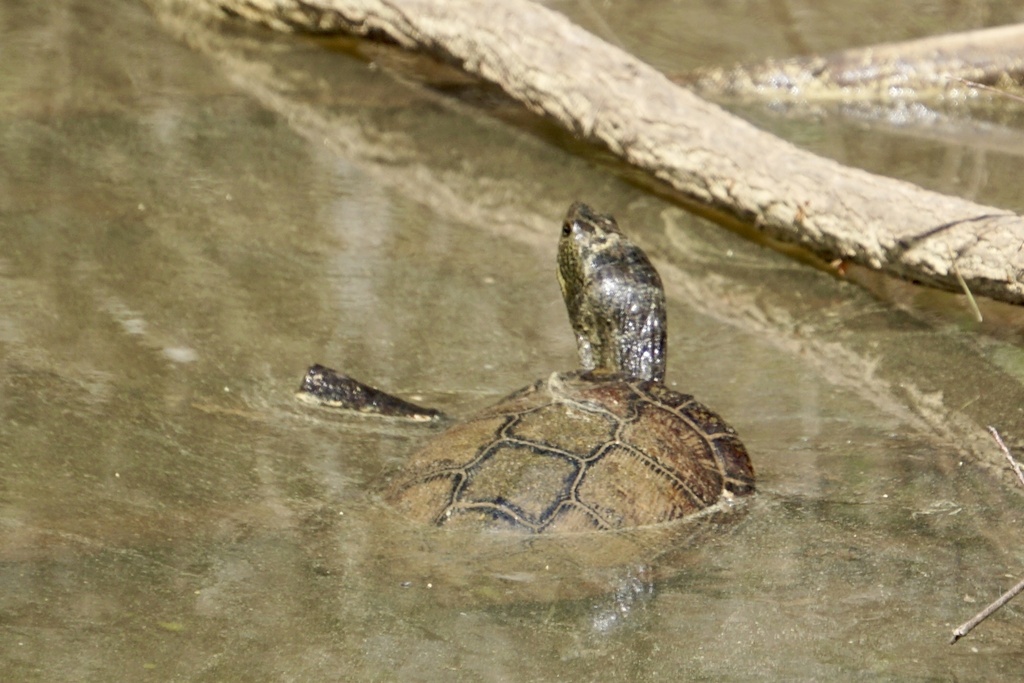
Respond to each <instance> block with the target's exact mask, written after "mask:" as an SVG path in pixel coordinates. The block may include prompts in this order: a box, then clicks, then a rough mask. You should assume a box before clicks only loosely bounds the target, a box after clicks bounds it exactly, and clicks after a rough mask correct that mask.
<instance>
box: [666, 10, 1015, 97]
mask: <svg viewBox="0 0 1024 683" xmlns="http://www.w3.org/2000/svg"><path fill="white" fill-rule="evenodd" d="M675 80H676V81H677V82H679V83H685V84H687V85H689V86H690V87H692V88H694V89H695V90H697V91H698V92H700V93H702V94H706V95H709V96H712V97H714V98H722V97H727V98H741V99H743V98H752V97H753V98H757V99H765V98H768V99H772V100H777V101H783V102H794V103H804V102H807V101H808V100H810V101H814V102H821V101H829V100H842V101H844V102H850V101H861V102H866V101H874V102H891V101H892V100H894V99H901V100H907V99H914V100H920V99H927V98H937V97H942V98H943V99H948V98H950V97H958V98H961V99H962V98H965V97H967V96H968V94H969V93H970V92H971V91H972V90H973V88H971V87H970V86H968V85H966V84H965V83H964V81H970V82H972V83H980V84H982V85H987V86H1004V87H1005V86H1011V85H1016V86H1019V85H1021V83H1022V81H1024V24H1014V25H1011V26H1000V27H997V28H989V29H983V30H978V31H968V32H964V33H955V34H947V35H942V36H934V37H930V38H923V39H920V40H911V41H905V42H899V43H886V44H883V45H872V46H871V47H865V48H857V49H852V50H843V51H841V52H837V53H835V54H831V55H824V56H818V55H815V56H810V57H799V58H795V59H785V60H768V61H766V62H762V63H760V64H752V65H738V66H733V67H728V68H717V67H715V68H707V69H701V70H699V71H696V72H694V73H692V74H687V75H685V76H681V77H679V78H677V79H675Z"/></svg>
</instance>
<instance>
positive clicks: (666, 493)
mask: <svg viewBox="0 0 1024 683" xmlns="http://www.w3.org/2000/svg"><path fill="white" fill-rule="evenodd" d="M753 482H754V473H753V469H752V467H751V464H750V459H749V457H748V456H747V452H746V450H745V448H744V447H743V445H742V443H740V441H739V439H738V438H737V436H736V433H735V432H734V431H733V430H732V428H730V427H729V426H728V425H726V424H725V423H724V422H723V421H722V420H721V418H719V417H718V416H717V415H716V414H715V413H713V412H712V411H710V410H709V409H708V408H706V407H704V406H703V405H702V404H700V403H698V402H697V401H696V400H695V399H694V398H693V397H692V396H688V395H685V394H680V393H678V392H675V391H672V390H671V389H668V388H667V387H665V386H664V385H662V384H660V383H658V382H653V381H643V380H630V379H625V378H622V377H618V376H604V377H600V376H597V377H595V376H593V375H592V374H591V373H586V372H574V373H567V374H556V375H552V376H551V377H550V378H548V379H544V380H540V381H538V382H536V383H534V384H532V385H530V386H528V387H525V388H524V389H521V390H519V391H517V392H516V393H514V394H512V395H510V396H508V397H507V398H505V399H504V400H502V401H500V402H499V403H498V404H497V405H495V406H493V407H492V408H489V409H486V410H484V411H483V412H481V413H479V414H477V415H476V416H475V417H473V418H471V419H469V420H468V421H466V422H463V423H461V424H458V425H456V426H454V427H452V428H451V429H449V430H448V431H446V432H445V433H444V434H442V435H440V436H439V437H438V438H437V439H435V440H434V441H433V442H431V443H429V444H428V445H427V446H426V447H425V448H424V449H423V450H421V451H420V452H419V453H418V454H416V455H415V456H413V458H412V461H411V462H410V464H409V466H408V467H406V468H405V469H404V470H403V471H402V473H401V474H400V475H399V477H398V479H397V480H396V481H394V482H393V484H392V486H391V488H390V490H389V491H388V494H387V497H388V499H389V501H390V502H391V503H392V504H393V505H395V506H396V507H397V508H398V509H399V510H401V511H403V512H404V513H405V514H406V515H408V516H410V517H412V518H414V519H419V520H422V521H426V522H432V523H434V524H439V525H444V526H455V527H463V526H481V527H484V526H486V527H494V526H508V527H510V528H518V529H521V530H527V531H532V532H541V531H543V532H551V531H585V530H594V529H620V528H628V527H639V526H647V525H651V524H658V523H661V522H667V521H670V520H674V519H679V518H681V517H686V516H688V515H692V514H694V513H696V512H699V511H701V510H703V509H705V508H708V507H710V506H712V505H714V504H715V503H717V502H718V501H719V500H720V499H721V498H723V497H726V498H729V497H732V496H742V495H746V494H749V493H752V492H753V490H754V483H753Z"/></svg>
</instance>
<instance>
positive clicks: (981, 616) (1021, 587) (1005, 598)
mask: <svg viewBox="0 0 1024 683" xmlns="http://www.w3.org/2000/svg"><path fill="white" fill-rule="evenodd" d="M988 431H989V433H990V434H992V438H994V439H995V440H996V443H997V444H999V448H1000V449H1001V450H1002V451H1003V455H1005V456H1006V459H1007V460H1009V461H1010V466H1011V467H1012V468H1013V471H1014V472H1016V473H1017V479H1018V481H1020V483H1021V486H1024V472H1021V469H1020V464H1019V463H1018V462H1017V460H1016V459H1015V458H1014V457H1013V455H1012V454H1011V453H1010V449H1009V448H1007V447H1006V444H1005V443H1003V437H1001V436H999V431H998V430H997V429H996V428H995V427H993V426H992V425H989V427H988ZM1021 591H1024V581H1021V582H1020V583H1018V584H1017V585H1016V586H1014V587H1013V588H1011V589H1010V590H1008V591H1006V592H1005V593H1003V594H1002V595H1000V596H999V597H998V598H997V599H996V600H995V602H993V603H992V604H990V605H989V606H988V607H986V608H985V609H983V610H981V611H980V612H978V613H977V614H975V615H974V616H973V617H971V619H970V620H969V621H965V622H964V623H962V624H960V625H959V626H957V627H956V630H955V631H953V637H952V638H951V639H950V641H949V644H950V645H952V644H953V643H955V642H956V641H958V640H960V639H961V638H963V637H964V636H966V635H967V634H968V633H970V632H971V630H972V629H973V628H974V627H975V626H977V625H978V624H980V623H981V622H983V621H985V620H986V619H988V618H989V617H990V616H992V614H993V613H995V611H996V610H997V609H999V608H1000V607H1002V606H1003V605H1005V604H1006V603H1008V602H1010V600H1013V599H1014V598H1015V597H1016V596H1017V594H1018V593H1020V592H1021Z"/></svg>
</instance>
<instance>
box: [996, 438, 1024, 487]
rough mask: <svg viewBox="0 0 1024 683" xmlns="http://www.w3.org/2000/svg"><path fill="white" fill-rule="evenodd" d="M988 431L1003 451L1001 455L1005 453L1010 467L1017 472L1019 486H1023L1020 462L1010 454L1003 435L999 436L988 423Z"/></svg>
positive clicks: (1023, 474)
mask: <svg viewBox="0 0 1024 683" xmlns="http://www.w3.org/2000/svg"><path fill="white" fill-rule="evenodd" d="M988 431H989V433H991V434H992V438H994V439H995V440H996V443H997V444H999V448H1000V449H1001V450H1002V451H1003V455H1005V456H1006V459H1007V460H1009V461H1010V467H1012V468H1013V471H1014V472H1015V473H1016V474H1017V481H1019V482H1020V485H1021V486H1024V472H1021V470H1020V463H1019V462H1017V460H1016V459H1015V458H1014V457H1013V456H1012V455H1011V454H1010V449H1009V448H1007V447H1006V444H1005V443H1003V437H1001V436H999V432H998V431H996V428H995V427H993V426H992V425H989V427H988Z"/></svg>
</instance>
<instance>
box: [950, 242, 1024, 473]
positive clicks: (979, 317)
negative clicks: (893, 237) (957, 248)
mask: <svg viewBox="0 0 1024 683" xmlns="http://www.w3.org/2000/svg"><path fill="white" fill-rule="evenodd" d="M949 262H950V263H951V264H953V275H955V276H956V281H957V282H958V283H959V284H960V288H961V289H963V290H964V294H966V295H967V303H969V304H970V305H971V310H972V311H974V319H975V320H977V321H978V322H979V323H980V322H984V321H985V318H983V317H982V315H981V309H980V308H978V302H977V301H975V300H974V295H973V294H971V290H970V288H969V287H968V286H967V282H966V281H965V280H964V276H963V275H961V274H960V269H959V268H957V265H956V258H954V257H953V252H952V251H950V252H949ZM990 429H991V427H990ZM1022 483H1024V482H1022Z"/></svg>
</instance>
